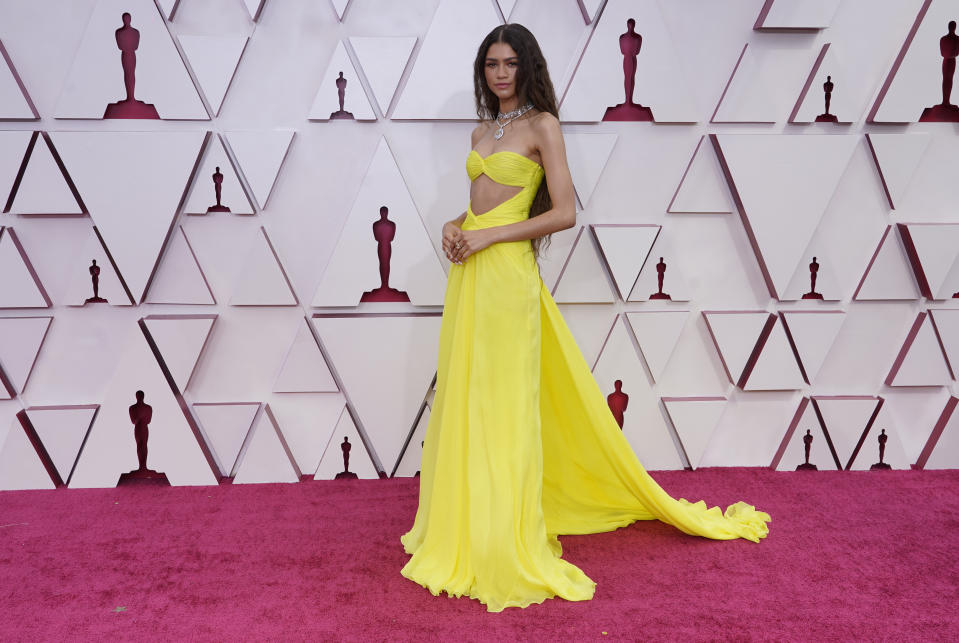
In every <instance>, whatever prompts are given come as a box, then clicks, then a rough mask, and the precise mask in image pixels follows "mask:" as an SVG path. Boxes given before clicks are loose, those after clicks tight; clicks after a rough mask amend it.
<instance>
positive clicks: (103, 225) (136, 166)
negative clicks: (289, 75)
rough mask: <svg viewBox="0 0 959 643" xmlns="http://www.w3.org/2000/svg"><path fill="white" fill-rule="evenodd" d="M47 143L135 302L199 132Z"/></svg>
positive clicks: (80, 135)
mask: <svg viewBox="0 0 959 643" xmlns="http://www.w3.org/2000/svg"><path fill="white" fill-rule="evenodd" d="M111 1H112V0H111ZM153 11H154V12H155V11H156V8H155V7H154V9H153ZM51 136H52V138H53V142H54V144H55V145H56V147H57V150H59V152H60V155H61V156H62V157H63V161H64V164H65V165H66V166H67V167H69V168H70V169H71V173H72V176H73V180H74V182H75V183H76V186H77V190H78V191H79V192H80V194H82V195H83V200H84V203H85V204H86V206H87V208H88V209H89V211H90V216H91V217H92V218H93V222H94V223H95V224H96V226H97V229H98V230H99V231H100V234H101V235H103V241H104V243H105V244H106V246H107V247H108V248H109V249H110V253H111V254H112V255H113V258H114V260H115V261H116V263H117V267H118V269H119V270H120V272H121V273H122V274H123V277H124V279H125V280H126V283H127V286H129V288H130V291H131V293H132V294H133V298H134V300H135V301H137V302H140V301H142V300H143V292H144V289H145V288H146V285H147V282H148V281H149V280H150V276H151V275H152V274H153V271H154V269H155V268H156V265H157V260H158V258H159V255H160V251H161V250H162V248H163V245H164V243H165V241H166V239H167V237H168V235H169V234H170V231H171V228H172V226H173V222H174V219H175V217H176V214H177V208H178V206H179V204H180V201H181V199H182V197H183V193H184V190H185V189H186V186H187V183H188V180H189V178H190V176H191V174H192V173H193V170H194V167H195V166H196V159H197V157H198V155H199V152H200V149H201V146H202V144H203V140H204V138H205V137H206V134H205V132H202V131H193V132H183V131H162V132H160V131H155V132H101V131H97V132H93V131H90V132H54V133H52V134H51Z"/></svg>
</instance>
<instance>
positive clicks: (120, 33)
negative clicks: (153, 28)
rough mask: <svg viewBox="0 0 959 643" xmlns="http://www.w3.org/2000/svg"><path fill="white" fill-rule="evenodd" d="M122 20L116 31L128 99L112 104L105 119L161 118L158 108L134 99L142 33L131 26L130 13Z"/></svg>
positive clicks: (107, 109)
mask: <svg viewBox="0 0 959 643" xmlns="http://www.w3.org/2000/svg"><path fill="white" fill-rule="evenodd" d="M120 19H121V20H122V21H123V26H122V27H120V28H119V29H117V30H116V32H115V33H116V41H117V48H118V49H119V50H120V65H121V66H122V67H123V86H124V88H125V89H126V98H124V99H123V100H120V101H117V102H115V103H110V104H109V105H107V108H106V111H104V112H103V118H154V119H158V118H160V115H159V114H158V113H157V110H156V107H154V106H153V105H152V104H150V103H144V102H143V101H142V100H137V99H136V98H135V97H134V95H133V94H134V89H135V87H136V69H137V54H136V51H137V48H138V47H139V46H140V31H139V30H138V29H135V28H134V27H132V26H131V25H130V22H131V17H130V14H129V13H124V14H123V15H122V16H121V17H120Z"/></svg>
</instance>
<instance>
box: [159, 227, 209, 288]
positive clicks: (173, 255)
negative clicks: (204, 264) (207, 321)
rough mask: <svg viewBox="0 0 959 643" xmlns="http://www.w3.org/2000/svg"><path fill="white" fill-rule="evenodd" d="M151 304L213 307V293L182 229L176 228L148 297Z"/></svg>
mask: <svg viewBox="0 0 959 643" xmlns="http://www.w3.org/2000/svg"><path fill="white" fill-rule="evenodd" d="M146 301H147V303H149V304H195V305H203V304H205V305H213V304H216V299H214V298H213V291H212V290H210V284H209V283H207V280H206V277H205V276H204V274H203V270H202V269H201V268H200V264H199V263H198V262H197V260H196V254H195V253H194V252H193V247H192V246H191V245H190V240H189V239H188V238H187V236H186V230H184V229H183V226H177V228H176V230H174V231H173V236H172V237H171V238H170V242H169V244H168V245H167V247H166V251H165V252H164V253H163V257H162V258H161V259H160V266H159V268H158V269H157V272H156V275H154V278H153V281H151V282H150V287H149V289H148V290H147V293H146Z"/></svg>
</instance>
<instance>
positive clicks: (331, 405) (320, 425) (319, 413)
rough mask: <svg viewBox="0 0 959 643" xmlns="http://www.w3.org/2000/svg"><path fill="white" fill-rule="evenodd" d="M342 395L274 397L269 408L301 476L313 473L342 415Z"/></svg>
mask: <svg viewBox="0 0 959 643" xmlns="http://www.w3.org/2000/svg"><path fill="white" fill-rule="evenodd" d="M343 408H344V403H343V396H342V395H336V394H334V395H328V394H327V395H274V396H273V401H272V402H270V409H271V410H272V411H273V417H274V418H275V419H276V423H277V426H279V428H280V433H282V434H283V437H284V438H285V439H286V444H287V446H288V447H289V448H290V452H291V453H292V454H293V459H294V461H295V462H296V465H297V468H298V469H299V470H300V472H301V473H303V474H309V473H313V472H314V471H316V468H317V467H318V466H319V465H320V458H322V457H323V451H325V450H326V447H327V445H328V444H329V442H330V436H331V435H332V434H333V430H334V429H335V428H336V423H337V421H338V420H339V419H340V415H341V414H342V412H343Z"/></svg>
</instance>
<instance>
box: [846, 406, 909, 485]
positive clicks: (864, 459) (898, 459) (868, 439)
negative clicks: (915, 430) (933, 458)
mask: <svg viewBox="0 0 959 643" xmlns="http://www.w3.org/2000/svg"><path fill="white" fill-rule="evenodd" d="M887 406H888V404H883V406H882V408H881V409H880V410H879V415H878V416H876V420H875V422H873V425H872V426H871V427H869V432H868V433H866V435H865V436H864V438H863V442H862V445H861V446H860V447H859V452H858V453H857V454H856V456H855V457H854V458H853V460H852V462H851V463H850V466H849V470H851V471H869V470H870V469H871V467H872V466H873V465H875V464H878V463H879V448H880V444H882V446H883V453H882V463H883V464H887V465H889V466H890V467H891V468H893V469H905V470H909V469H910V468H911V467H910V465H911V464H912V462H911V460H910V459H909V457H908V456H907V455H906V451H905V449H904V448H903V446H902V440H901V439H900V435H901V431H900V429H899V427H898V426H896V423H895V420H894V419H893V417H892V414H891V413H890V412H889V410H888V409H887V408H886V407H887ZM880 440H881V442H880Z"/></svg>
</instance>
